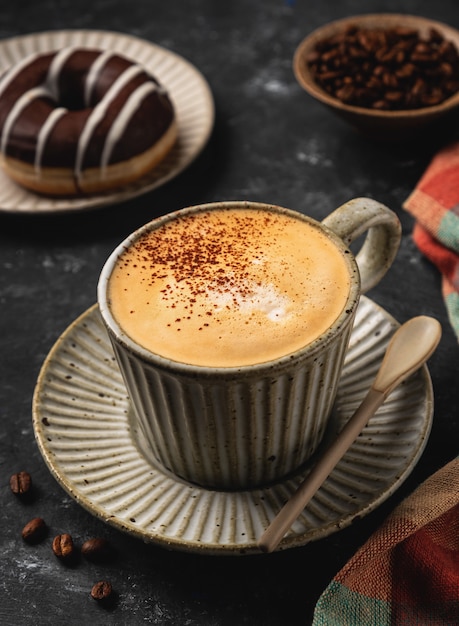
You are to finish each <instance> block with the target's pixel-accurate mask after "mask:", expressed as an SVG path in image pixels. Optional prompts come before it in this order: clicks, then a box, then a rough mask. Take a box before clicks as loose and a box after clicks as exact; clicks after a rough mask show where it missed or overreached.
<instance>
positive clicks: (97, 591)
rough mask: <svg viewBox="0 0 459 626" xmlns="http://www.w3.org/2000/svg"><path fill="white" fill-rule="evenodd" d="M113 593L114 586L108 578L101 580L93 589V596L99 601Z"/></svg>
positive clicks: (106, 598) (104, 599)
mask: <svg viewBox="0 0 459 626" xmlns="http://www.w3.org/2000/svg"><path fill="white" fill-rule="evenodd" d="M111 595H112V586H111V584H110V583H109V582H107V581H106V580H100V581H99V582H97V583H96V584H95V585H94V586H93V588H92V589H91V597H93V598H94V600H97V601H98V602H101V601H106V600H108V599H109V598H110V597H111Z"/></svg>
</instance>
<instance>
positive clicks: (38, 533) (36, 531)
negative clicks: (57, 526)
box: [22, 517, 48, 543]
mask: <svg viewBox="0 0 459 626" xmlns="http://www.w3.org/2000/svg"><path fill="white" fill-rule="evenodd" d="M47 532H48V527H47V525H46V523H45V520H44V519H43V518H42V517H35V518H34V519H32V520H30V522H28V523H27V524H26V525H25V526H24V528H23V529H22V538H23V539H24V541H26V542H27V543H38V542H40V541H41V540H42V539H44V538H45V536H46V533H47Z"/></svg>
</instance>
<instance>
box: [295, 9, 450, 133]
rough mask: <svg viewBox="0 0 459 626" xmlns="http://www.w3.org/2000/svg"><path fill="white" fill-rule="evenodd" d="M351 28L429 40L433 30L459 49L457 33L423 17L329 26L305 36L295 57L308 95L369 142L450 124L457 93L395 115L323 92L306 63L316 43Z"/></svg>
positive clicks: (358, 19) (377, 17) (376, 17)
mask: <svg viewBox="0 0 459 626" xmlns="http://www.w3.org/2000/svg"><path fill="white" fill-rule="evenodd" d="M351 25H355V26H357V27H360V28H377V29H382V30H384V29H391V28H396V27H404V28H410V29H414V30H416V31H418V32H419V34H420V36H422V37H426V36H428V34H429V32H430V29H432V28H433V29H435V30H437V31H438V32H439V33H440V34H441V35H442V37H443V38H444V39H446V40H448V41H450V42H451V43H453V44H454V45H455V46H456V48H457V49H459V31H458V30H456V29H454V28H452V27H451V26H448V25H446V24H443V23H441V22H436V21H434V20H430V19H426V18H423V17H416V16H411V15H401V14H391V13H381V14H368V15H358V16H354V17H348V18H345V19H341V20H337V21H334V22H330V23H328V24H326V25H324V26H322V27H320V28H318V29H317V30H315V31H313V32H312V33H311V34H310V35H308V36H307V37H306V38H305V39H304V40H303V41H302V42H301V43H300V45H299V46H298V48H297V49H296V52H295V55H294V59H293V70H294V73H295V76H296V79H297V80H298V82H299V83H300V85H301V86H302V87H303V88H304V89H305V90H306V91H307V92H308V93H309V95H311V96H312V97H313V98H315V99H316V100H318V101H319V102H321V103H322V104H324V105H325V106H327V107H328V108H329V109H331V110H332V111H333V112H334V113H336V114H337V115H338V116H339V117H341V118H342V119H344V120H346V121H347V122H349V123H350V124H351V125H352V126H354V127H355V128H356V129H358V130H359V131H361V132H362V133H364V134H365V135H367V136H368V137H370V138H372V139H378V140H383V141H389V142H394V141H396V142H399V141H403V140H405V139H410V138H413V137H416V136H419V134H420V133H424V132H427V131H435V128H437V127H439V125H440V123H442V124H443V125H444V123H445V122H446V123H449V120H450V118H451V117H452V116H453V115H454V114H455V113H457V110H458V107H459V92H456V93H455V94H454V95H452V96H450V97H449V98H448V99H447V100H444V101H443V102H442V103H440V104H437V105H434V106H428V107H423V108H418V109H406V110H396V111H394V110H379V109H377V110H376V109H371V108H364V107H362V106H353V105H350V104H345V103H344V102H342V101H341V100H339V99H338V98H336V97H333V96H332V95H330V94H329V93H327V92H326V91H325V90H324V89H322V87H320V86H319V85H318V84H317V82H316V81H315V79H314V76H313V74H312V72H311V70H310V69H309V67H308V63H307V59H308V58H309V56H310V54H311V53H312V52H313V51H314V50H315V48H316V45H317V43H318V42H320V41H322V40H324V39H327V38H328V37H330V36H333V35H336V34H339V33H340V32H343V31H344V30H345V29H346V28H347V27H349V26H351Z"/></svg>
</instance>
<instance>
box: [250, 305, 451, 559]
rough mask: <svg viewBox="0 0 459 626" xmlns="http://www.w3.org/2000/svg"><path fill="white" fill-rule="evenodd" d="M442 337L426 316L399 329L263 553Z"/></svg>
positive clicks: (274, 525) (263, 542)
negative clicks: (364, 391) (359, 401)
mask: <svg viewBox="0 0 459 626" xmlns="http://www.w3.org/2000/svg"><path fill="white" fill-rule="evenodd" d="M440 337H441V326H440V323H439V322H438V321H437V320H436V319H434V318H432V317H427V316H425V315H420V316H419V317H414V318H412V319H411V320H409V321H408V322H406V323H405V324H403V325H402V326H400V328H398V330H397V331H396V332H395V333H394V335H393V337H392V339H391V340H390V342H389V345H388V346H387V350H386V354H385V355H384V359H383V361H382V363H381V367H380V369H379V372H378V374H377V376H376V378H375V380H374V382H373V384H372V386H371V387H370V390H369V392H368V393H367V395H366V396H365V398H364V400H363V402H362V404H361V405H360V406H359V408H358V409H357V410H356V411H355V413H354V414H353V415H352V417H351V418H350V419H349V421H348V422H347V423H346V424H345V426H344V427H343V428H342V430H341V431H340V432H339V434H338V436H337V437H336V439H334V441H333V442H332V443H331V444H330V446H329V447H328V448H327V449H326V450H325V451H324V453H323V455H322V456H321V457H320V458H319V459H318V461H317V463H316V464H315V465H314V467H313V468H312V470H311V472H310V473H309V474H308V475H307V476H306V478H305V479H304V480H303V482H302V483H300V485H299V487H298V488H297V490H296V491H295V493H294V494H293V496H292V497H291V498H290V500H288V501H287V502H286V504H285V505H284V506H283V508H282V509H281V510H280V511H279V513H278V514H277V515H276V517H275V518H274V519H273V521H272V522H271V524H270V525H269V526H268V528H267V529H266V530H265V532H264V533H263V535H262V536H261V538H260V540H259V542H258V546H259V548H260V549H261V550H262V551H263V552H272V551H273V550H275V549H276V547H277V545H278V544H279V542H280V541H281V539H282V537H283V536H284V535H285V533H286V532H287V530H288V529H289V528H290V527H291V525H292V524H293V522H294V521H295V520H296V519H297V517H298V516H299V515H300V513H301V512H302V511H303V509H304V508H305V506H306V505H307V503H308V502H309V500H311V498H312V497H313V495H314V494H315V493H316V491H317V490H318V489H319V487H320V486H321V485H322V483H323V482H324V481H325V479H326V478H327V477H328V476H329V474H330V473H331V472H332V470H333V468H334V467H335V465H336V464H337V463H338V461H339V460H340V459H341V458H342V457H343V456H344V454H345V453H346V452H347V450H348V449H349V447H350V446H351V445H352V443H353V442H354V441H355V440H356V438H357V437H358V435H359V434H360V432H361V431H362V430H363V428H364V427H365V426H366V424H367V422H368V420H369V419H370V417H372V415H374V413H375V412H376V410H377V409H378V408H379V407H380V406H381V404H382V403H383V402H384V400H385V399H386V398H387V396H388V395H389V393H390V392H391V391H393V389H394V388H395V387H396V386H397V385H398V384H400V383H401V382H402V381H403V380H404V379H405V378H407V377H408V376H409V375H410V374H412V373H413V372H415V371H416V370H417V369H419V367H421V365H423V364H424V363H425V361H426V360H427V359H428V358H429V357H430V356H431V354H432V353H433V351H434V350H435V348H436V347H437V345H438V342H439V341H440Z"/></svg>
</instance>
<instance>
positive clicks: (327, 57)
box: [306, 25, 459, 110]
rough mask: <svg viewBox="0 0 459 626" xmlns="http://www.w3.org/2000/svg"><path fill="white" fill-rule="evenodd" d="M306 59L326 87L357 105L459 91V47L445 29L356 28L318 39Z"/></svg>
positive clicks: (407, 105)
mask: <svg viewBox="0 0 459 626" xmlns="http://www.w3.org/2000/svg"><path fill="white" fill-rule="evenodd" d="M306 63H307V65H308V67H309V69H310V71H311V73H312V75H313V77H314V79H315V80H316V82H317V83H318V85H319V86H320V87H322V89H324V91H326V92H327V93H329V94H330V95H331V96H333V97H335V98H337V99H338V100H340V101H342V102H344V103H346V104H350V105H353V106H358V107H364V108H369V109H377V110H406V109H419V108H423V107H429V106H435V105H437V104H440V103H441V102H443V101H444V100H446V99H447V98H449V97H450V96H452V95H453V94H455V93H456V92H458V91H459V53H458V50H457V48H456V47H455V45H454V44H453V43H452V42H450V41H447V40H445V39H444V37H443V36H442V34H441V33H439V32H438V31H437V30H435V29H431V30H430V32H429V33H428V35H427V36H426V37H421V35H420V33H418V32H417V31H415V30H413V29H409V28H391V29H378V28H358V27H357V25H351V26H349V27H348V28H346V29H345V30H344V31H343V32H342V33H339V34H336V35H333V36H331V37H329V38H327V39H323V40H322V41H319V42H318V43H317V44H316V48H315V50H313V51H312V52H311V54H310V56H309V58H308V59H306Z"/></svg>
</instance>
